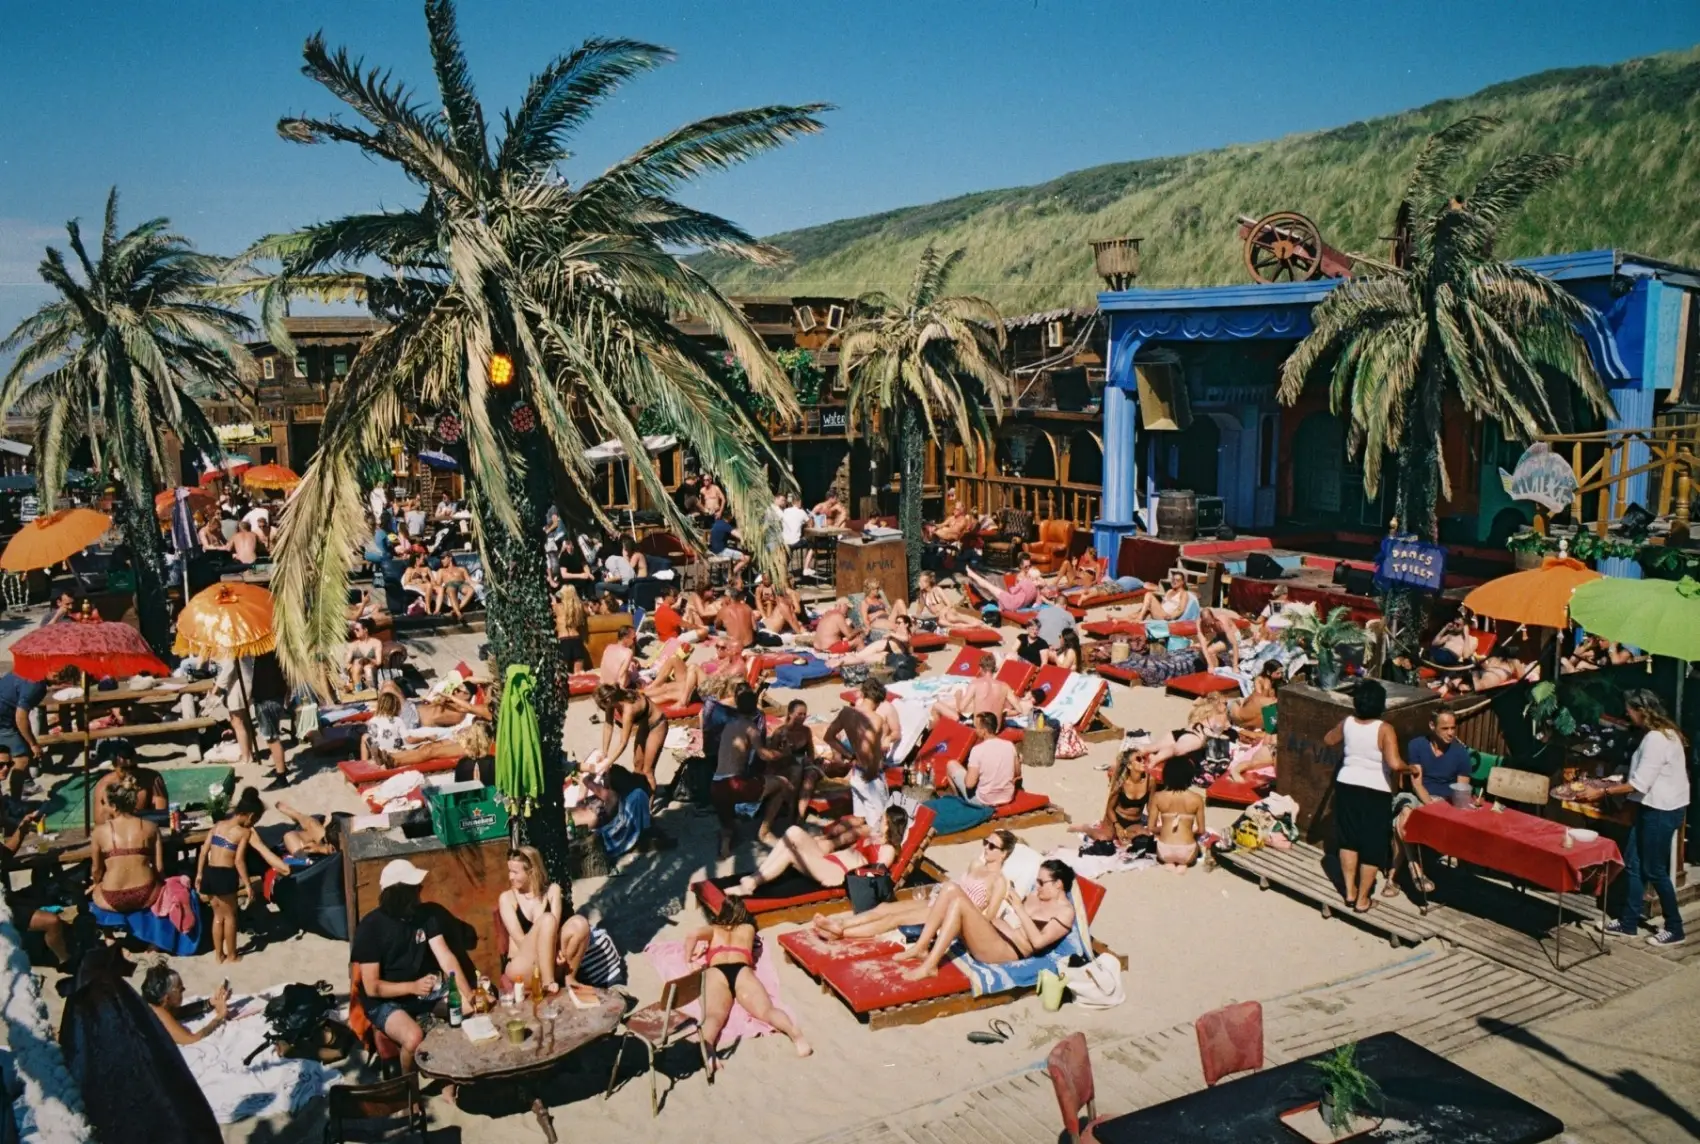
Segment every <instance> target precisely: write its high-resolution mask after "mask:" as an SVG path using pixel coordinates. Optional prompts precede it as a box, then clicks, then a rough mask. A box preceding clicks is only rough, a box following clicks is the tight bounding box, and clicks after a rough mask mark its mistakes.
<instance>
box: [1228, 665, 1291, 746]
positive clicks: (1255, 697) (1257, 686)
mask: <svg viewBox="0 0 1700 1144" xmlns="http://www.w3.org/2000/svg"><path fill="white" fill-rule="evenodd" d="M1285 678H1286V671H1285V669H1283V668H1282V667H1281V664H1280V661H1278V660H1273V659H1272V660H1269V661H1267V662H1265V663H1264V665H1263V666H1262V667H1260V668H1258V670H1257V674H1256V675H1255V676H1253V677H1252V680H1251V694H1250V695H1248V696H1246V697H1245V698H1244V699H1241V700H1239V701H1237V702H1234V703H1230V704H1228V718H1230V719H1232V720H1233V721H1234V725H1235V726H1236V727H1243V728H1245V729H1247V730H1253V731H1257V730H1262V728H1263V709H1264V708H1265V707H1271V706H1274V704H1275V703H1276V701H1277V696H1276V694H1275V693H1276V691H1277V690H1278V689H1279V688H1280V686H1281V682H1282V680H1284V679H1285Z"/></svg>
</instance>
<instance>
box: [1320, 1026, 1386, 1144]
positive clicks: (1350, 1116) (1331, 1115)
mask: <svg viewBox="0 0 1700 1144" xmlns="http://www.w3.org/2000/svg"><path fill="white" fill-rule="evenodd" d="M1311 1068H1313V1069H1315V1070H1316V1072H1317V1075H1318V1076H1319V1077H1321V1079H1322V1103H1321V1108H1320V1112H1321V1113H1322V1121H1323V1123H1324V1124H1326V1125H1327V1126H1328V1128H1329V1130H1330V1131H1331V1132H1333V1133H1334V1136H1335V1138H1336V1139H1338V1138H1340V1137H1342V1136H1349V1135H1352V1134H1353V1133H1354V1131H1355V1130H1357V1128H1358V1118H1359V1117H1367V1116H1368V1115H1369V1114H1370V1112H1371V1111H1372V1110H1373V1108H1374V1106H1375V1105H1376V1104H1377V1103H1379V1102H1380V1100H1381V1086H1380V1085H1378V1084H1376V1083H1375V1079H1374V1078H1373V1077H1371V1076H1370V1075H1369V1074H1368V1073H1366V1072H1364V1071H1363V1069H1361V1068H1359V1067H1358V1046H1357V1045H1356V1044H1351V1045H1341V1046H1340V1047H1339V1048H1337V1049H1335V1050H1334V1051H1333V1052H1332V1053H1329V1054H1328V1055H1327V1056H1325V1057H1323V1058H1322V1059H1321V1060H1319V1061H1315V1062H1313V1063H1312V1064H1311Z"/></svg>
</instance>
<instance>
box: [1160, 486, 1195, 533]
mask: <svg viewBox="0 0 1700 1144" xmlns="http://www.w3.org/2000/svg"><path fill="white" fill-rule="evenodd" d="M1157 539H1158V540H1168V541H1173V542H1177V543H1181V544H1185V543H1186V542H1187V541H1190V540H1196V539H1198V494H1197V493H1195V492H1193V491H1192V490H1191V489H1165V490H1163V491H1162V492H1160V493H1158V494H1157Z"/></svg>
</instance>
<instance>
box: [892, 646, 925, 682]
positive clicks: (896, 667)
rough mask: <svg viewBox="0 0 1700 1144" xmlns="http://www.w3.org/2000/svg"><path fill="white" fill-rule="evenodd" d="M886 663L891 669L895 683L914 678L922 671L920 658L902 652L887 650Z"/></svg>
mask: <svg viewBox="0 0 1700 1144" xmlns="http://www.w3.org/2000/svg"><path fill="white" fill-rule="evenodd" d="M885 665H886V667H888V668H890V669H891V681H892V682H893V683H903V682H905V681H907V680H911V679H914V678H915V677H916V676H917V675H919V674H920V673H921V662H920V660H918V659H916V658H915V657H914V656H912V655H904V654H903V653H901V652H895V651H891V652H886V655H885Z"/></svg>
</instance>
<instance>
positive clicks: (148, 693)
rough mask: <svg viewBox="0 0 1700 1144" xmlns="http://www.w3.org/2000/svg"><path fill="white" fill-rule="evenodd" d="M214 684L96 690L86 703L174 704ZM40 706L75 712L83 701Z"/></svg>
mask: <svg viewBox="0 0 1700 1144" xmlns="http://www.w3.org/2000/svg"><path fill="white" fill-rule="evenodd" d="M216 683H217V680H213V679H197V680H193V681H192V682H190V683H187V684H185V685H184V686H182V687H175V688H161V687H147V688H143V689H141V690H139V691H134V690H131V689H129V688H124V687H120V688H117V689H115V690H110V691H101V690H99V689H98V688H97V689H94V690H91V691H90V692H89V700H88V703H89V706H90V707H112V706H122V705H124V704H127V703H176V702H177V701H178V700H179V699H181V698H182V697H183V696H185V695H205V694H207V693H208V692H210V691H212V689H213V687H214V686H215V685H216ZM41 706H42V708H43V709H44V710H46V711H52V712H58V711H76V710H80V709H81V708H82V706H83V700H82V696H80V695H79V696H78V697H77V698H75V699H67V700H64V701H63V702H61V701H60V700H57V699H48V700H47V701H46V702H45V703H43V704H42V705H41Z"/></svg>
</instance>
